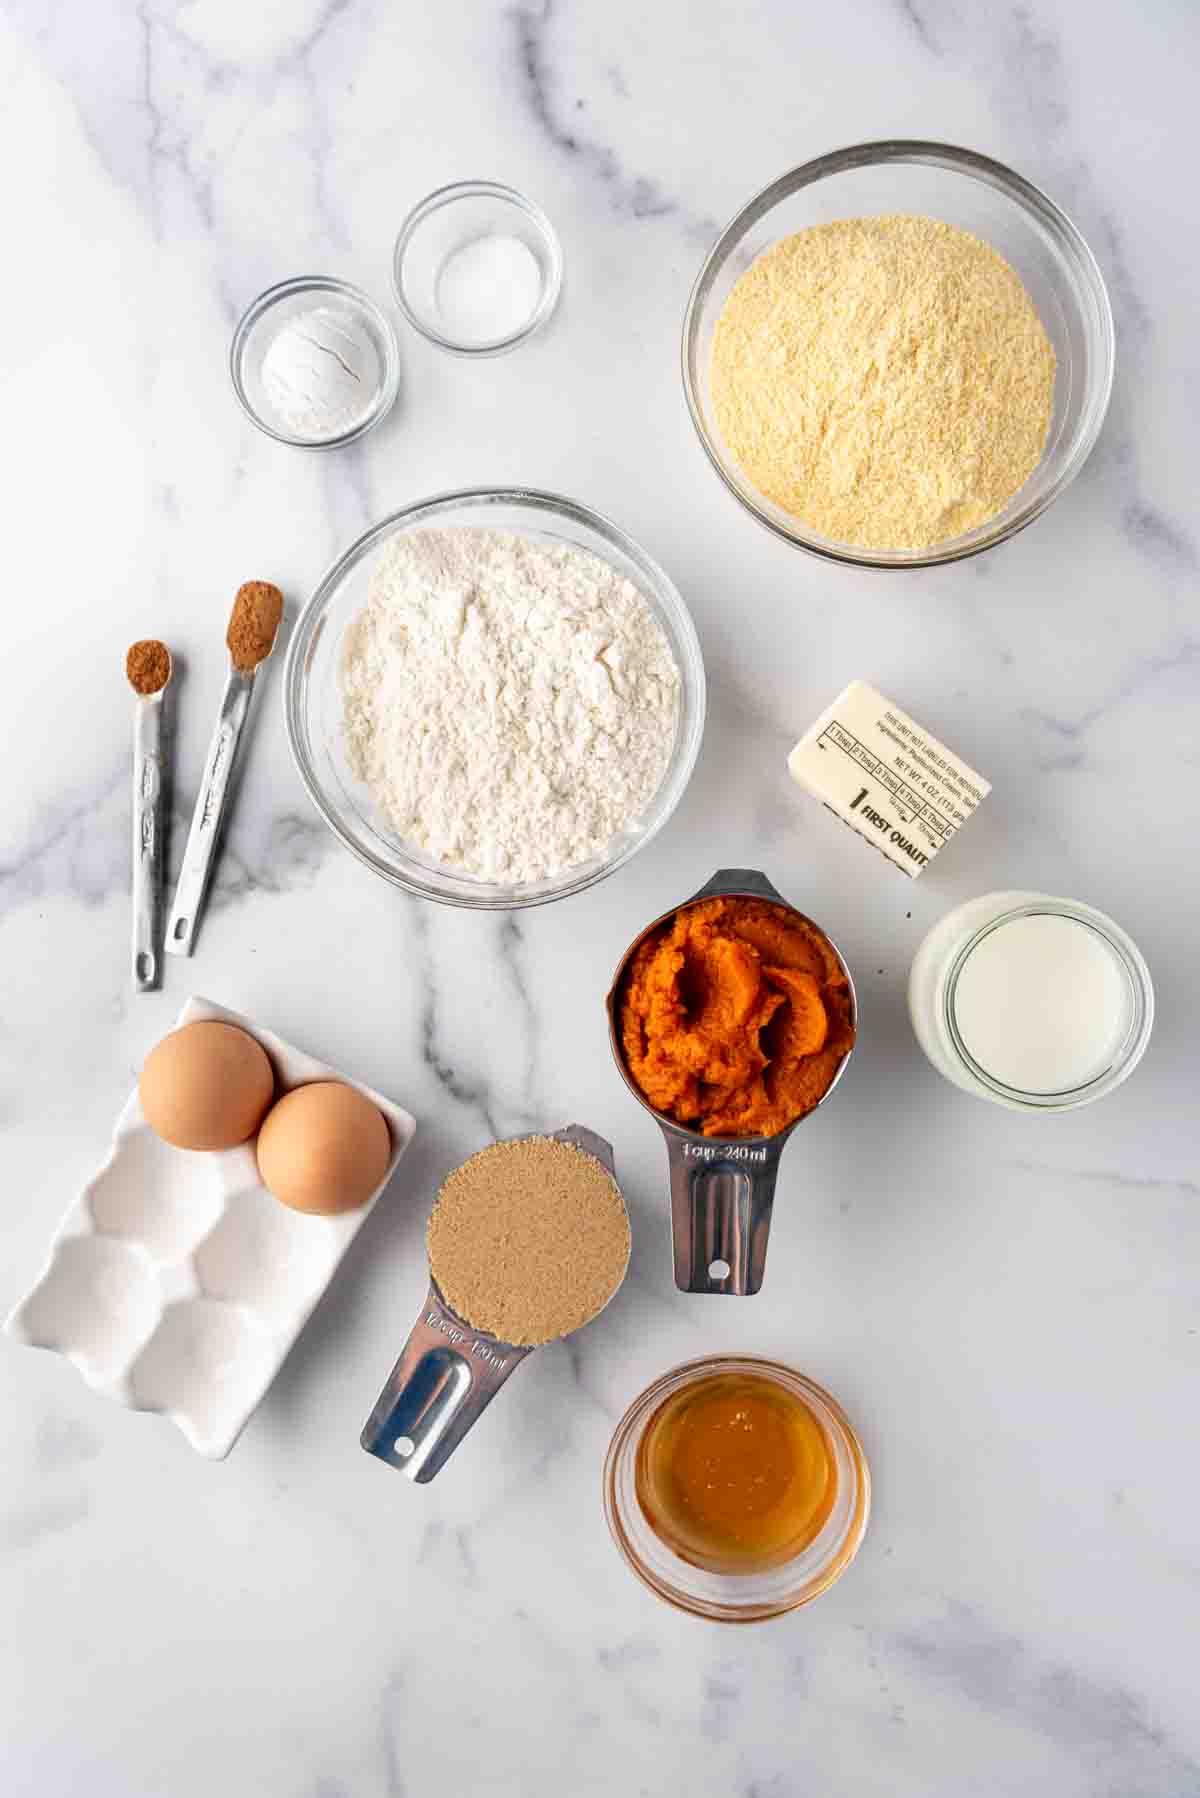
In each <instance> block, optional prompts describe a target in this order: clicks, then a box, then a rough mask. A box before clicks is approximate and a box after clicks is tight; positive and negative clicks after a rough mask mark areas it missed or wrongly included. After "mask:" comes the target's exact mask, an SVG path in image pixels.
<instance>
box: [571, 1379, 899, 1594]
mask: <svg viewBox="0 0 1200 1798" xmlns="http://www.w3.org/2000/svg"><path fill="white" fill-rule="evenodd" d="M734 1368H751V1369H753V1370H754V1371H755V1372H765V1373H770V1374H774V1375H775V1376H776V1377H778V1376H780V1375H782V1376H783V1377H784V1379H785V1380H786V1381H788V1382H793V1383H795V1384H798V1385H799V1386H800V1387H802V1388H805V1389H807V1390H808V1391H810V1392H812V1393H813V1394H815V1396H816V1397H817V1398H818V1399H820V1401H821V1402H822V1403H823V1404H825V1405H826V1406H827V1407H828V1409H829V1411H830V1412H831V1414H832V1415H833V1417H834V1418H835V1420H836V1421H837V1422H838V1424H839V1425H840V1426H841V1428H842V1430H843V1432H844V1435H845V1447H846V1450H847V1453H848V1456H849V1459H850V1461H851V1463H852V1465H853V1467H854V1471H855V1475H856V1478H857V1485H858V1490H857V1502H856V1505H855V1510H854V1515H853V1518H852V1520H851V1523H850V1526H849V1528H848V1529H847V1533H846V1538H845V1540H844V1542H843V1543H842V1544H841V1546H840V1547H839V1548H838V1550H837V1551H836V1553H835V1554H834V1556H833V1558H832V1560H831V1561H830V1563H829V1564H828V1565H827V1566H826V1567H825V1568H823V1569H822V1570H821V1571H820V1572H819V1573H817V1574H814V1575H813V1576H812V1578H811V1579H810V1580H809V1582H808V1584H807V1585H805V1586H803V1587H801V1588H800V1590H799V1591H796V1592H792V1593H789V1594H786V1595H784V1596H782V1597H779V1598H770V1599H763V1600H761V1601H759V1602H756V1603H745V1604H732V1603H731V1604H722V1603H720V1602H719V1601H718V1600H714V1599H708V1598H698V1597H694V1596H693V1595H692V1594H690V1593H688V1592H685V1591H683V1590H681V1589H680V1588H679V1587H678V1586H674V1585H672V1584H671V1583H670V1582H669V1581H667V1580H665V1579H663V1578H662V1577H661V1576H660V1575H659V1574H658V1573H656V1572H655V1571H654V1569H653V1568H651V1567H648V1566H647V1565H646V1564H645V1563H644V1562H643V1561H642V1559H641V1557H640V1555H639V1554H638V1552H637V1550H636V1548H635V1547H634V1544H633V1543H632V1541H631V1540H630V1537H629V1532H628V1529H627V1527H626V1525H625V1522H624V1518H623V1517H622V1514H621V1507H620V1505H619V1503H618V1501H617V1495H616V1486H617V1464H618V1462H619V1460H620V1458H621V1455H622V1453H623V1452H624V1449H625V1446H626V1443H627V1442H628V1440H629V1438H630V1437H631V1436H632V1435H633V1433H634V1431H635V1429H637V1428H638V1427H639V1426H644V1422H645V1420H646V1419H647V1418H648V1417H649V1416H650V1415H651V1414H652V1413H653V1411H654V1410H655V1408H656V1407H657V1405H658V1403H659V1401H660V1400H661V1399H663V1398H664V1397H666V1396H667V1395H668V1393H670V1392H671V1391H678V1390H680V1389H682V1388H683V1387H684V1386H687V1385H690V1384H692V1383H693V1381H694V1380H697V1379H700V1378H703V1376H704V1375H706V1374H709V1373H714V1372H722V1371H725V1370H729V1369H734ZM601 1483H602V1493H603V1502H604V1517H605V1521H606V1523H607V1524H608V1528H609V1533H610V1535H611V1536H612V1539H613V1541H614V1542H615V1544H616V1546H617V1550H618V1552H619V1554H620V1555H621V1558H622V1560H623V1561H624V1562H625V1564H626V1565H627V1566H628V1567H629V1568H630V1570H631V1571H632V1572H633V1573H635V1574H636V1575H637V1577H638V1579H640V1580H641V1581H642V1584H643V1585H645V1586H646V1587H648V1589H649V1590H650V1591H651V1592H653V1593H654V1595H655V1597H657V1598H661V1599H663V1600H664V1601H665V1603H667V1604H669V1605H671V1606H672V1607H673V1608H674V1609H675V1610H677V1611H683V1612H684V1613H686V1614H687V1615H688V1616H693V1617H704V1618H707V1619H708V1620H709V1621H710V1622H715V1623H764V1622H767V1621H768V1620H769V1619H770V1618H772V1617H782V1616H784V1615H786V1613H787V1612H788V1611H795V1610H799V1609H800V1607H801V1606H802V1605H806V1604H810V1603H811V1602H812V1601H813V1600H814V1599H816V1598H820V1597H821V1595H822V1593H824V1592H827V1591H828V1590H829V1588H830V1587H831V1586H833V1585H835V1584H836V1583H837V1581H838V1580H839V1579H840V1578H841V1576H842V1574H843V1573H845V1571H846V1569H847V1568H848V1567H849V1566H850V1564H851V1562H852V1561H853V1560H854V1559H855V1557H856V1556H857V1554H858V1552H859V1549H860V1548H861V1547H862V1545H863V1541H864V1539H865V1537H866V1533H867V1526H868V1524H869V1523H870V1520H871V1468H870V1463H869V1462H868V1460H867V1456H866V1451H865V1450H864V1448H863V1446H862V1443H861V1442H860V1440H859V1438H858V1434H857V1431H856V1430H855V1428H854V1425H853V1424H852V1423H851V1422H850V1419H849V1418H848V1417H847V1415H846V1413H845V1411H844V1410H843V1409H842V1406H841V1405H840V1404H839V1403H838V1401H837V1399H836V1398H834V1396H833V1394H832V1393H831V1392H829V1391H827V1390H826V1388H825V1387H824V1386H821V1385H819V1384H818V1382H817V1381H816V1380H814V1379H812V1378H811V1377H810V1376H809V1375H808V1374H804V1373H801V1372H800V1370H799V1368H796V1367H791V1366H789V1365H788V1363H787V1362H786V1361H777V1360H776V1359H775V1358H774V1357H773V1356H770V1355H747V1354H738V1353H736V1352H732V1351H731V1352H729V1353H726V1354H719V1355H699V1356H697V1357H695V1358H694V1359H693V1360H691V1361H681V1362H680V1363H679V1364H678V1366H676V1367H671V1368H668V1369H667V1371H666V1372H665V1373H662V1374H660V1375H659V1376H658V1378H657V1379H655V1380H652V1381H651V1382H650V1384H649V1385H648V1386H647V1387H645V1388H644V1389H643V1390H642V1391H641V1392H639V1393H638V1395H637V1397H636V1398H634V1399H633V1400H632V1401H631V1403H630V1405H629V1406H628V1408H627V1410H626V1411H625V1413H624V1415H623V1416H622V1418H621V1420H620V1422H619V1423H618V1424H617V1427H616V1429H615V1430H614V1431H613V1434H612V1439H611V1441H610V1442H609V1445H608V1450H607V1452H606V1454H605V1457H604V1470H603V1473H602V1475H601Z"/></svg>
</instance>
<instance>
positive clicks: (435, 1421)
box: [360, 1124, 625, 1485]
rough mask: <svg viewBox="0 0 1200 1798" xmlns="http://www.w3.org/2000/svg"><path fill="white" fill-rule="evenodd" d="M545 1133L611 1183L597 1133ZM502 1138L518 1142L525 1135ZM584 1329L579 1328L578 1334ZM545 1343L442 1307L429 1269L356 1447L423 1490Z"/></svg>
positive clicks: (607, 1156) (575, 1129)
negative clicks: (417, 1309)
mask: <svg viewBox="0 0 1200 1798" xmlns="http://www.w3.org/2000/svg"><path fill="white" fill-rule="evenodd" d="M546 1134H549V1136H550V1138H551V1140H552V1141H554V1142H565V1143H571V1144H573V1145H574V1147H575V1148H577V1149H582V1150H583V1151H584V1153H585V1154H587V1155H590V1156H592V1158H593V1159H594V1160H596V1161H598V1162H599V1163H600V1165H601V1167H603V1168H604V1170H605V1172H606V1173H608V1174H609V1175H611V1176H612V1179H613V1182H614V1184H615V1183H616V1169H615V1167H614V1164H613V1152H612V1144H611V1143H608V1142H606V1141H605V1140H604V1138H603V1137H602V1136H597V1135H596V1133H595V1131H593V1130H586V1129H585V1128H584V1127H583V1125H582V1124H569V1125H567V1127H566V1128H565V1129H563V1130H554V1131H550V1132H543V1131H533V1132H530V1135H534V1136H542V1135H546ZM505 1140H506V1141H510V1142H522V1141H527V1140H528V1137H509V1138H506V1139H505ZM619 1190H620V1189H619V1187H618V1191H619ZM624 1278H625V1274H624V1271H622V1274H621V1279H620V1280H618V1281H617V1283H616V1285H615V1286H614V1287H613V1289H612V1291H611V1292H610V1293H609V1295H608V1298H606V1299H605V1301H604V1304H603V1305H601V1306H600V1307H599V1309H598V1310H596V1311H594V1312H593V1313H592V1317H589V1318H586V1319H585V1320H584V1321H585V1322H586V1323H591V1322H592V1319H593V1318H596V1317H599V1315H600V1312H601V1311H603V1310H604V1306H605V1305H607V1304H608V1303H609V1302H610V1300H612V1299H613V1298H615V1296H616V1294H617V1292H618V1291H619V1290H620V1287H621V1283H622V1281H623V1280H624ZM583 1327H584V1326H583V1324H580V1325H579V1328H580V1329H582V1328H583ZM571 1333H572V1334H573V1332H571ZM550 1340H551V1341H552V1342H561V1341H562V1340H563V1339H562V1337H551V1339H550ZM545 1346H546V1345H545V1343H537V1342H535V1343H513V1342H501V1341H500V1339H499V1337H497V1336H490V1335H489V1334H488V1332H487V1331H486V1330H477V1329H476V1328H475V1326H474V1324H469V1323H468V1322H467V1321H466V1319H465V1318H463V1317H460V1316H459V1315H458V1313H457V1311H454V1310H453V1309H452V1308H451V1307H450V1306H449V1305H448V1304H447V1303H446V1301H445V1299H444V1298H443V1297H442V1295H441V1293H440V1292H439V1291H438V1285H437V1281H436V1280H435V1279H434V1277H433V1272H432V1269H431V1270H430V1275H429V1294H428V1297H427V1298H426V1300H425V1303H424V1305H423V1306H422V1308H421V1315H420V1317H419V1318H418V1319H417V1321H416V1323H415V1324H414V1325H413V1327H412V1330H411V1332H410V1333H409V1338H408V1341H407V1342H406V1343H405V1345H404V1348H403V1350H402V1351H401V1354H400V1359H399V1360H398V1361H397V1363H396V1365H395V1367H393V1369H392V1371H391V1374H390V1375H389V1377H388V1382H387V1384H386V1386H385V1387H384V1388H383V1391H382V1392H381V1393H380V1394H379V1398H378V1400H377V1401H376V1404H375V1409H374V1410H373V1411H372V1412H371V1415H370V1417H369V1418H368V1419H367V1422H366V1427H365V1428H364V1430H363V1433H362V1436H361V1437H360V1441H361V1443H362V1446H363V1447H364V1448H365V1449H366V1451H367V1453H368V1454H369V1455H376V1456H377V1457H378V1458H379V1460H381V1461H386V1462H387V1464H388V1466H389V1467H398V1468H399V1469H400V1471H401V1473H404V1474H407V1476H408V1478H409V1479H410V1480H415V1481H416V1482H417V1483H418V1485H424V1484H425V1483H426V1482H427V1481H428V1480H431V1479H433V1477H434V1475H435V1474H436V1473H439V1472H440V1471H441V1469H442V1468H443V1467H444V1466H445V1464H446V1462H447V1461H448V1460H449V1459H450V1456H451V1455H452V1454H453V1453H454V1451H455V1449H456V1448H457V1447H458V1445H459V1443H460V1442H461V1441H462V1439H463V1437H464V1436H465V1435H466V1433H467V1431H468V1430H469V1429H470V1428H471V1425H472V1424H473V1423H475V1422H476V1421H477V1420H478V1418H479V1417H480V1416H481V1415H482V1413H483V1412H484V1411H485V1410H486V1409H487V1407H488V1405H490V1404H491V1402H492V1400H493V1399H494V1398H495V1396H496V1394H497V1393H498V1392H499V1390H500V1388H501V1386H503V1384H504V1382H505V1380H507V1379H508V1377H509V1375H510V1374H511V1373H513V1372H515V1370H516V1369H517V1368H518V1367H519V1366H520V1364H521V1362H522V1361H524V1359H525V1357H526V1356H527V1355H531V1354H532V1353H533V1351H534V1349H536V1348H544V1347H545Z"/></svg>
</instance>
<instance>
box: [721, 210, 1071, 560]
mask: <svg viewBox="0 0 1200 1798" xmlns="http://www.w3.org/2000/svg"><path fill="white" fill-rule="evenodd" d="M1054 373H1055V356H1054V350H1053V348H1052V347H1051V344H1050V340H1049V338H1048V337H1047V335H1046V332H1045V330H1044V328H1043V326H1042V323H1041V320H1040V319H1039V317H1038V315H1037V311H1036V309H1035V308H1034V305H1033V301H1032V300H1031V299H1030V297H1029V294H1028V293H1027V292H1026V290H1025V287H1024V285H1023V283H1022V281H1021V279H1020V276H1019V275H1018V274H1017V273H1016V271H1015V270H1014V269H1013V268H1011V267H1010V266H1009V264H1008V263H1007V262H1005V261H1004V259H1003V257H1001V256H999V255H997V253H996V251H995V250H993V249H992V248H991V246H990V245H989V244H986V243H984V242H983V241H982V240H981V239H980V238H978V237H974V236H972V235H971V233H970V232H968V231H960V230H959V229H958V228H957V227H956V226H953V225H947V224H945V223H943V222H942V221H940V220H938V219H930V218H922V217H917V216H907V215H897V216H885V217H879V218H858V219H841V220H838V221H837V222H835V223H832V224H826V225H813V226H811V227H809V229H807V230H804V231H798V232H797V233H796V234H795V235H794V236H792V237H785V238H784V239H783V240H782V241H781V242H779V243H777V244H775V245H774V246H773V247H772V248H771V249H770V250H768V251H767V252H766V253H765V254H764V255H762V256H760V257H759V258H758V260H757V261H756V262H754V263H753V264H752V265H751V266H750V268H748V269H747V270H746V272H745V274H744V275H742V276H741V277H740V279H739V280H738V281H737V282H736V283H735V284H734V286H733V288H732V290H731V292H730V294H729V297H728V299H727V300H726V302H725V306H724V309H723V310H722V312H721V315H720V317H719V319H718V320H717V325H716V330H715V332H714V334H713V350H712V365H711V389H712V403H713V408H714V411H715V414H716V419H717V423H718V426H719V428H720V431H721V434H722V436H723V437H724V439H725V442H726V445H727V446H728V449H729V452H730V454H731V455H732V457H733V459H734V461H735V462H737V463H738V464H739V466H740V467H741V469H742V470H743V472H744V473H745V475H746V476H747V477H748V479H749V480H750V481H751V483H752V484H753V485H754V486H755V487H756V488H757V489H758V490H759V492H760V493H762V494H764V495H765V496H766V497H767V498H768V499H770V500H773V501H774V502H775V504H776V505H778V506H780V507H782V508H783V510H784V511H785V512H789V513H791V514H792V515H793V517H795V518H797V519H799V520H800V521H801V522H802V523H803V524H804V525H806V526H807V527H808V528H809V529H810V530H812V531H814V532H815V533H817V534H818V535H820V536H822V537H827V538H831V539H833V540H834V541H836V542H841V543H846V544H850V545H853V546H854V547H856V548H859V549H880V550H885V549H890V550H921V549H928V548H931V547H932V546H933V545H934V544H937V543H941V542H944V541H946V539H948V538H951V537H957V536H959V535H961V534H962V533H963V532H965V531H970V530H972V529H974V528H975V527H976V526H978V525H981V524H984V523H986V522H987V520H988V519H989V518H993V517H994V516H995V515H996V514H997V513H998V512H1000V511H1001V510H1002V509H1003V508H1004V506H1005V505H1006V504H1007V503H1008V501H1009V500H1010V499H1011V498H1012V497H1013V495H1014V494H1015V493H1016V492H1017V491H1018V490H1019V488H1021V487H1022V486H1023V485H1024V483H1025V481H1027V480H1028V478H1029V476H1030V475H1031V474H1032V473H1033V471H1034V469H1035V468H1036V467H1037V465H1038V462H1039V461H1040V460H1041V455H1042V451H1043V448H1044V447H1045V443H1046V436H1047V433H1048V431H1049V428H1050V419H1051V413H1052V410H1053V403H1054Z"/></svg>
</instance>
